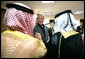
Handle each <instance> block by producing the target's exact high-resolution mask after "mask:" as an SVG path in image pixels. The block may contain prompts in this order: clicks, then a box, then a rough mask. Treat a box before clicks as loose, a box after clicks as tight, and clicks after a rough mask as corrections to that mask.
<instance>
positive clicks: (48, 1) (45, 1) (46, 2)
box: [41, 1, 55, 3]
mask: <svg viewBox="0 0 85 59" xmlns="http://www.w3.org/2000/svg"><path fill="white" fill-rule="evenodd" d="M41 2H42V3H54V2H55V1H41Z"/></svg>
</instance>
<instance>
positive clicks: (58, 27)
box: [54, 13, 77, 33]
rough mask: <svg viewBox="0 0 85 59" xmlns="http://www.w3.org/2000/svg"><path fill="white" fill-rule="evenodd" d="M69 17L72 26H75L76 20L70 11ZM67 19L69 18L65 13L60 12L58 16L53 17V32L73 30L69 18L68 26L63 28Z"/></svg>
mask: <svg viewBox="0 0 85 59" xmlns="http://www.w3.org/2000/svg"><path fill="white" fill-rule="evenodd" d="M70 17H71V20H72V23H73V26H74V27H76V24H77V23H76V20H75V18H74V16H73V15H72V14H71V13H70ZM68 19H70V18H68V14H67V13H65V14H62V15H60V16H59V17H56V18H55V24H54V33H56V32H68V31H71V30H73V29H72V27H71V24H70V20H69V23H68V26H67V27H66V28H65V29H64V27H65V26H66V24H67V20H68Z"/></svg>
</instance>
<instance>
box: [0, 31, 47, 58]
mask: <svg viewBox="0 0 85 59" xmlns="http://www.w3.org/2000/svg"><path fill="white" fill-rule="evenodd" d="M46 52H47V49H46V47H45V44H44V43H43V41H42V40H38V39H36V38H34V37H32V36H30V35H27V34H23V33H21V32H19V31H11V30H7V31H4V32H3V33H2V34H1V58H41V57H44V56H45V54H46Z"/></svg>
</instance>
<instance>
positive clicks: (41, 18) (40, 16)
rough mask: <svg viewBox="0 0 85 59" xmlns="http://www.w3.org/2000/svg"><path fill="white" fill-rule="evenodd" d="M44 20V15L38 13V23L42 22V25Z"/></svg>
mask: <svg viewBox="0 0 85 59" xmlns="http://www.w3.org/2000/svg"><path fill="white" fill-rule="evenodd" d="M43 21H44V16H42V15H38V18H37V22H38V24H40V25H41V26H42V24H43Z"/></svg>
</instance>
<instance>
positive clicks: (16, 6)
mask: <svg viewBox="0 0 85 59" xmlns="http://www.w3.org/2000/svg"><path fill="white" fill-rule="evenodd" d="M6 6H7V8H8V9H7V10H6V13H5V18H4V23H5V25H6V26H7V27H8V29H11V30H15V31H20V32H22V33H24V34H29V35H31V36H33V28H34V26H35V24H33V23H35V17H34V12H33V10H31V8H29V7H28V6H26V5H24V4H22V3H8V4H6Z"/></svg>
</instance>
